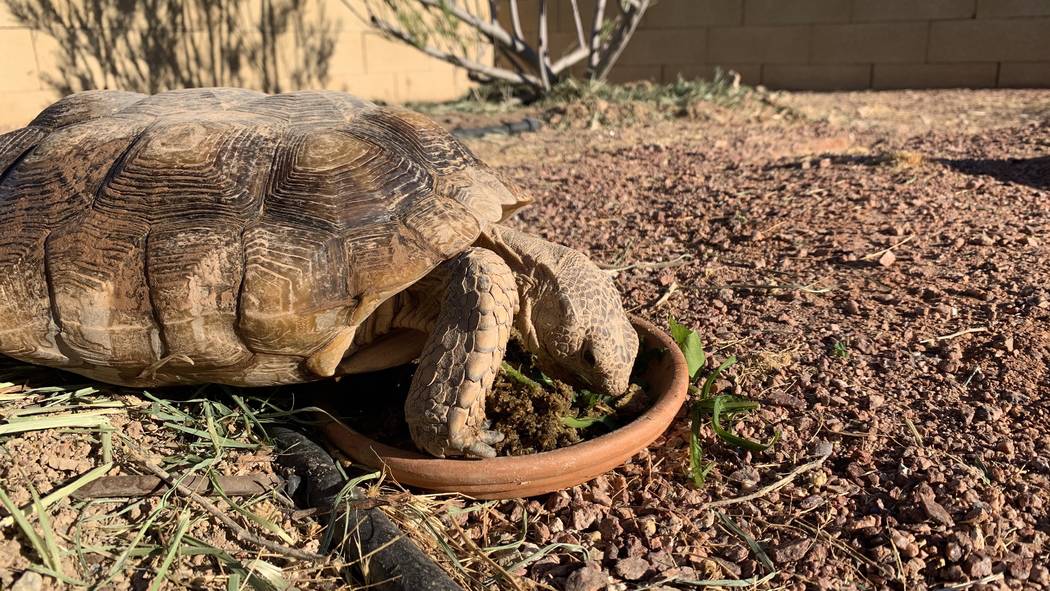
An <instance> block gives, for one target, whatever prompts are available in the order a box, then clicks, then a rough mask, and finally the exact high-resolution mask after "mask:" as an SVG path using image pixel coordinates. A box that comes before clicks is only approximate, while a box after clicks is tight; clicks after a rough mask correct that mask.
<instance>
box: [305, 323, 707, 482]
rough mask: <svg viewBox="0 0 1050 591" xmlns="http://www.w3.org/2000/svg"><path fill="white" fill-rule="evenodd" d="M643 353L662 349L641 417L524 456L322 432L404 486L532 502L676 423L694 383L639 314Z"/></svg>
mask: <svg viewBox="0 0 1050 591" xmlns="http://www.w3.org/2000/svg"><path fill="white" fill-rule="evenodd" d="M631 322H632V323H633V324H634V326H635V328H636V329H637V330H638V336H639V337H640V338H641V342H642V348H643V350H644V349H657V350H661V351H662V354H661V355H655V356H653V358H652V360H651V361H650V362H649V367H647V368H646V370H645V371H644V373H643V375H644V377H645V380H646V381H647V382H648V384H649V388H650V390H651V391H653V392H655V394H656V396H657V398H656V402H655V403H654V404H653V406H652V407H650V408H649V410H647V411H646V412H645V413H643V414H642V415H641V416H639V417H638V418H637V419H635V420H633V421H631V422H630V423H628V424H626V425H624V426H622V427H620V428H619V429H617V430H615V431H612V432H610V433H606V434H605V435H602V436H600V437H596V438H594V439H589V440H587V441H584V442H581V443H577V444H575V445H571V446H569V447H563V448H560V449H556V450H554V451H548V452H543V453H538V454H530V455H527V456H502V457H497V458H491V459H485V460H463V459H458V460H457V459H440V458H434V457H431V456H427V455H423V454H421V453H419V452H416V451H407V450H403V449H398V448H395V447H391V446H389V445H385V444H383V443H379V442H378V441H375V440H373V439H370V438H368V437H365V436H364V435H362V434H360V433H358V432H356V431H354V430H353V429H351V428H349V427H347V426H346V425H344V424H342V423H341V422H339V421H336V420H329V421H327V422H325V423H323V424H321V425H319V428H320V429H321V430H322V432H323V433H324V434H325V436H326V437H327V438H328V440H329V441H331V442H332V444H333V445H335V446H336V447H338V448H339V449H340V450H342V451H343V452H344V453H346V454H347V455H349V456H350V457H351V458H353V459H354V460H355V461H357V462H361V463H362V464H365V465H367V466H370V467H373V468H377V469H382V468H385V469H386V470H387V472H388V473H389V474H390V476H391V477H392V478H393V479H394V480H396V481H397V482H399V483H401V484H403V485H410V486H415V487H418V488H422V489H427V490H431V491H437V492H459V493H463V494H465V495H468V496H471V497H474V498H479V499H507V498H515V497H529V496H534V495H540V494H543V493H548V492H551V491H555V490H561V489H564V488H569V487H572V486H575V485H577V484H580V483H582V482H586V481H588V480H590V479H592V478H594V477H595V476H598V475H600V474H602V473H604V472H607V471H609V470H611V469H613V468H615V467H617V466H619V465H621V464H623V463H624V462H626V461H627V460H628V459H630V458H631V456H633V455H634V454H636V453H638V452H639V451H640V450H642V449H643V448H645V447H646V446H648V445H649V444H650V443H652V442H653V441H654V440H655V439H656V438H657V437H659V436H660V434H661V433H663V432H664V430H666V429H667V427H668V426H669V425H670V424H671V421H672V420H673V419H674V417H675V415H677V414H678V409H680V408H681V406H682V403H683V402H684V401H685V398H686V393H687V390H688V386H689V377H688V369H687V367H686V363H685V358H684V357H683V356H682V353H681V351H680V350H679V349H678V346H677V345H676V344H675V342H674V341H673V340H672V339H671V337H669V336H668V335H666V334H665V333H664V332H662V331H661V330H660V329H658V328H656V326H654V325H653V324H651V323H649V322H647V321H645V320H642V319H641V318H638V317H632V319H631Z"/></svg>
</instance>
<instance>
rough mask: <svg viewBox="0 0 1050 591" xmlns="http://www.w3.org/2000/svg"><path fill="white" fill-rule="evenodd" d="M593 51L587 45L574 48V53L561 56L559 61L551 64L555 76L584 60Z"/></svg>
mask: <svg viewBox="0 0 1050 591" xmlns="http://www.w3.org/2000/svg"><path fill="white" fill-rule="evenodd" d="M590 53H591V50H590V49H588V48H586V47H577V48H576V49H574V50H572V53H570V54H568V55H565V56H563V57H561V58H560V59H559V60H558V61H556V62H554V64H553V65H552V66H551V72H553V73H554V75H555V76H560V75H561V73H562V72H564V71H565V70H567V69H569V68H571V67H573V66H575V65H576V64H578V63H580V62H581V61H583V59H584V58H586V57H587V56H588V55H589V54H590Z"/></svg>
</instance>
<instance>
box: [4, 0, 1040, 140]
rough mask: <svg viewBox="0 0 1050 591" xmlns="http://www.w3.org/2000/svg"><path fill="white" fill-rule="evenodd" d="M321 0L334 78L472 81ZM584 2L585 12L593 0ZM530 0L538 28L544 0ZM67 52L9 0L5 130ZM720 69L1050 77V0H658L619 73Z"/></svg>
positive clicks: (428, 95)
mask: <svg viewBox="0 0 1050 591" xmlns="http://www.w3.org/2000/svg"><path fill="white" fill-rule="evenodd" d="M320 1H321V2H323V3H324V9H325V11H326V14H327V18H329V19H331V20H332V22H333V23H334V25H335V31H336V32H335V35H336V48H335V54H334V55H333V56H332V59H331V61H330V62H329V77H328V83H327V86H328V88H331V89H337V90H346V91H349V92H353V93H355V94H358V95H361V96H364V97H367V98H372V99H381V100H386V101H391V102H404V101H410V100H443V99H451V98H454V97H458V96H461V95H462V94H463V93H464V92H465V91H466V90H467V88H468V87H469V82H468V81H467V78H466V75H465V74H464V73H463V72H461V71H457V70H456V69H455V68H453V67H451V66H449V65H447V64H445V63H443V62H440V61H438V60H434V59H431V58H428V57H426V56H424V55H422V54H420V53H419V52H417V51H415V50H414V49H412V48H409V47H406V46H404V45H402V44H399V43H394V42H391V41H388V40H386V39H384V38H383V37H381V36H380V35H379V34H378V33H376V32H374V31H371V30H369V28H368V27H367V26H366V25H365V24H364V23H362V22H360V21H359V20H358V19H357V18H356V17H355V16H354V15H353V14H351V13H350V12H349V11H348V10H347V9H346V8H345V6H344V5H343V4H342V2H341V0H320ZM579 1H580V5H581V8H582V9H583V10H584V11H585V15H586V16H585V20H584V22H585V24H586V23H588V22H589V20H590V11H591V10H592V8H591V7H593V5H594V0H579ZM519 2H520V6H521V14H522V15H523V28H524V29H525V33H526V36H527V37H530V38H531V39H535V38H536V36H537V33H536V31H537V29H538V26H537V22H536V0H519ZM482 4H483V3H482ZM549 5H550V6H551V7H552V14H551V16H550V19H549V29H550V37H551V41H552V48H553V52H554V53H555V54H556V55H557V54H560V53H567V52H568V51H570V50H571V49H572V48H573V47H574V46H575V42H576V34H575V23H574V20H573V18H572V13H571V12H570V10H569V6H570V3H569V1H568V0H550V1H549ZM609 5H610V8H609V10H610V11H611V10H612V8H611V5H612V1H610V2H609ZM506 12H507V11H506V10H505V9H504V11H503V14H502V15H501V16H502V17H504V18H505V16H506ZM585 26H586V25H585ZM58 51H59V46H58V43H57V42H56V41H55V40H54V39H51V38H49V37H48V36H47V35H45V34H43V33H40V32H37V31H31V30H29V29H27V28H25V27H22V26H21V25H20V24H19V23H18V22H16V21H15V20H14V19H13V18H12V17H11V15H10V14H8V13H7V11H6V8H5V5H4V3H3V2H0V56H3V57H2V58H0V130H3V129H6V128H12V127H16V126H20V125H23V124H24V123H25V122H27V121H28V120H29V119H30V118H31V117H33V116H34V115H35V114H36V113H37V112H38V111H39V110H40V109H41V108H43V107H44V106H46V105H48V104H49V103H51V102H52V101H54V100H55V99H56V98H58V96H57V93H56V92H55V91H54V90H53V89H52V88H51V86H50V85H49V84H48V83H47V82H46V80H45V76H46V75H47V74H51V75H54V74H56V71H57V66H58V63H59V62H58V59H57V52H58ZM282 51H287V52H294V51H295V48H287V49H282ZM719 67H720V68H722V69H732V70H735V71H737V72H739V73H740V74H741V76H742V78H743V80H744V81H745V82H748V83H751V84H764V85H766V86H769V87H772V88H785V89H806V90H830V89H867V88H874V89H890V88H938V87H1050V0H655V1H654V6H653V7H652V8H651V9H650V11H649V13H648V14H647V15H646V17H645V19H644V20H643V22H642V24H641V26H640V28H639V30H638V31H637V33H636V36H635V38H634V39H633V41H632V43H631V45H630V46H628V48H627V50H626V51H625V52H624V54H623V56H622V58H621V60H620V62H619V64H618V66H617V67H616V68H615V69H614V71H613V72H612V74H611V79H612V81H614V82H623V81H630V80H653V81H664V82H670V81H673V80H674V79H675V78H676V77H678V76H679V75H681V76H684V77H686V78H695V77H709V76H711V75H712V74H713V72H714V71H715V69H716V68H719ZM286 86H287V85H286Z"/></svg>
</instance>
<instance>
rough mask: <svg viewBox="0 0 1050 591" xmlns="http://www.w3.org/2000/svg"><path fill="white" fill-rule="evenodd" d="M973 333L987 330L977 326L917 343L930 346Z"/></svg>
mask: <svg viewBox="0 0 1050 591" xmlns="http://www.w3.org/2000/svg"><path fill="white" fill-rule="evenodd" d="M975 332H988V328H987V327H984V326H978V327H975V328H967V329H966V330H960V331H959V332H953V333H952V334H946V335H942V336H939V337H933V338H931V339H926V340H924V341H919V342H920V343H922V344H923V345H932V344H933V343H936V342H938V341H950V340H952V339H954V338H957V337H961V336H964V335H968V334H973V333H975Z"/></svg>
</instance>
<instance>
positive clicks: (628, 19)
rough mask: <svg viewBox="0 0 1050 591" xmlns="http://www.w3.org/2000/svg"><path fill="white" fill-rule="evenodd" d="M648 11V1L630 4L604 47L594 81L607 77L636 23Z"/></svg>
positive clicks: (632, 33) (640, 0) (625, 45)
mask: <svg viewBox="0 0 1050 591" xmlns="http://www.w3.org/2000/svg"><path fill="white" fill-rule="evenodd" d="M648 9H649V0H637V1H635V2H631V3H630V6H629V7H628V8H627V11H626V12H624V14H623V16H622V17H621V19H620V26H619V27H617V28H616V31H614V32H613V34H612V37H611V38H610V39H609V43H608V44H607V45H606V46H605V51H604V52H603V55H602V59H601V61H600V62H599V63H598V69H597V72H596V76H595V78H596V79H598V80H604V79H605V77H606V76H608V75H609V71H610V70H612V67H613V66H614V65H616V60H618V59H620V54H621V53H623V50H624V48H625V47H627V42H628V41H630V40H631V36H632V35H634V31H635V29H637V28H638V23H639V22H641V20H642V16H643V15H644V14H645V11H646V10H648Z"/></svg>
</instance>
